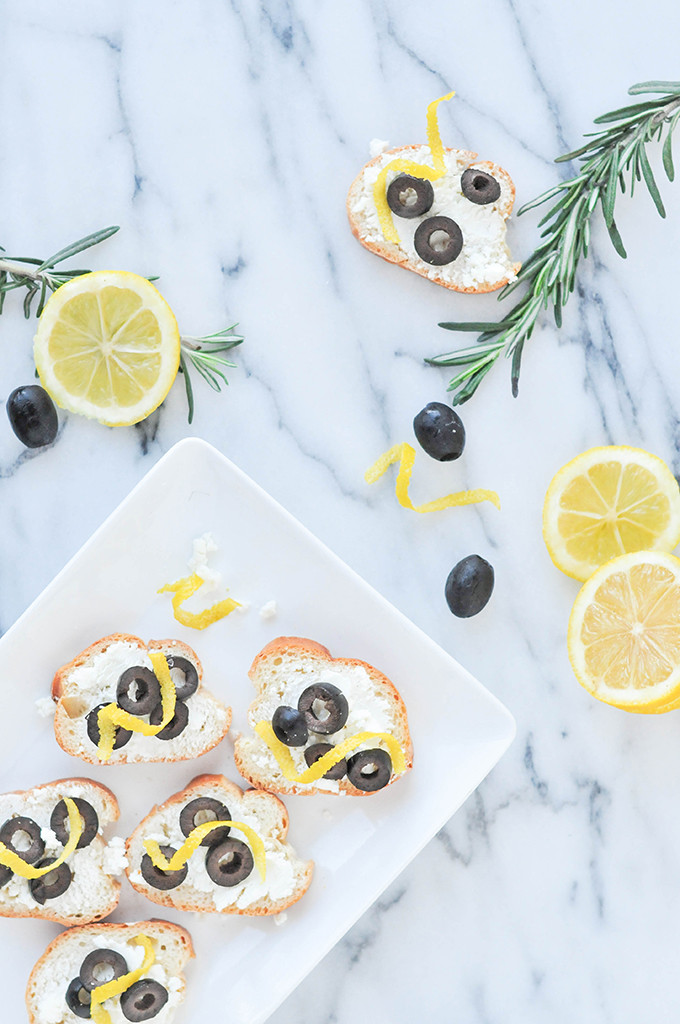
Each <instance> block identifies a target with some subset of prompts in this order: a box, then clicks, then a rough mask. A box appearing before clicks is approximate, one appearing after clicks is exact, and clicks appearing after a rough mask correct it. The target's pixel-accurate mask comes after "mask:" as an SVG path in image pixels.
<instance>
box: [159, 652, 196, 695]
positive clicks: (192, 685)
mask: <svg viewBox="0 0 680 1024" xmlns="http://www.w3.org/2000/svg"><path fill="white" fill-rule="evenodd" d="M166 661H167V663H168V668H169V669H170V672H171V674H172V670H173V669H177V670H178V671H179V672H181V673H182V675H183V676H184V678H183V679H182V680H181V681H180V682H175V677H174V676H173V680H172V681H173V683H175V694H176V695H177V700H189V697H192V696H193V695H194V694H195V693H196V690H197V689H198V672H197V671H196V666H195V665H192V664H191V662H190V661H189V659H188V658H180V657H178V656H177V655H176V654H170V655H168V656H167V657H166Z"/></svg>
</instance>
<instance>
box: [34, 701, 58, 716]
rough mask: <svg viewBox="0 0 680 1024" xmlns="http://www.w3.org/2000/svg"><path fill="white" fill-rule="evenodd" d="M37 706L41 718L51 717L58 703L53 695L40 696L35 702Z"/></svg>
mask: <svg viewBox="0 0 680 1024" xmlns="http://www.w3.org/2000/svg"><path fill="white" fill-rule="evenodd" d="M35 707H36V711H37V712H38V714H39V715H40V717H41V718H51V717H52V715H53V714H54V710H55V707H56V704H55V703H54V701H53V700H52V698H51V697H38V699H37V701H36V702H35Z"/></svg>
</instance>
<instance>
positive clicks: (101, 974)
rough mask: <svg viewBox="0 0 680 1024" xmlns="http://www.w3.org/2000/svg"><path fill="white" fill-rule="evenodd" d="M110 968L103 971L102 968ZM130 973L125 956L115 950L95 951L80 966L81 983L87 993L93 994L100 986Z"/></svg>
mask: <svg viewBox="0 0 680 1024" xmlns="http://www.w3.org/2000/svg"><path fill="white" fill-rule="evenodd" d="M107 967H108V968H110V970H108V971H102V968H107ZM127 973H128V965H127V961H126V959H125V957H124V956H121V954H120V953H116V951H115V949H93V950H92V952H91V953H88V954H87V956H86V957H85V959H84V960H83V962H82V964H81V965H80V981H81V984H82V986H83V988H84V989H85V990H86V991H87V992H92V991H94V989H96V988H97V986H98V985H104V984H106V983H107V982H109V981H115V980H116V978H122V977H123V975H124V974H127Z"/></svg>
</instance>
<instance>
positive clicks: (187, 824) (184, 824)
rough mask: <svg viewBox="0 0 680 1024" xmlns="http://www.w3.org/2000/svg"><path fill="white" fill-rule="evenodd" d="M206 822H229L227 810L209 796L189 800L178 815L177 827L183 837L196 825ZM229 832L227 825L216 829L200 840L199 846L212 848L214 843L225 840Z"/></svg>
mask: <svg viewBox="0 0 680 1024" xmlns="http://www.w3.org/2000/svg"><path fill="white" fill-rule="evenodd" d="M207 821H231V814H230V813H229V808H228V807H226V806H225V804H223V803H220V801H219V800H214V799H213V798H212V797H210V796H198V797H196V799H195V800H190V801H189V803H188V804H185V805H184V807H183V808H182V810H181V811H180V814H179V827H180V828H181V830H182V834H183V835H185V836H188V835H190V834H191V832H193V830H194V829H195V828H196V826H197V825H205V823H206V822H207ZM229 832H230V828H229V825H225V826H224V827H223V828H216V829H215V830H214V831H213V832H209V833H208V835H207V836H206V837H205V839H203V840H202V842H201V846H214V845H215V843H221V842H222V840H223V839H226V838H227V836H228V835H229Z"/></svg>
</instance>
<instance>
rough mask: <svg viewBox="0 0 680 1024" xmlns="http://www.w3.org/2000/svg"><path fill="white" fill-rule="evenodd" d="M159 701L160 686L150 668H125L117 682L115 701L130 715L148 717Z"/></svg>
mask: <svg viewBox="0 0 680 1024" xmlns="http://www.w3.org/2000/svg"><path fill="white" fill-rule="evenodd" d="M160 699H161V684H160V683H159V682H158V680H157V679H156V677H155V675H154V674H153V672H152V671H151V669H150V668H144V666H143V665H135V666H134V667H133V668H126V669H125V671H124V672H123V674H122V676H121V677H120V679H119V680H118V686H117V687H116V700H117V702H118V706H119V707H121V708H122V709H123V711H129V713H130V714H131V715H148V714H149V712H150V711H153V709H154V708H155V707H156V705H157V704H158V702H159V700H160Z"/></svg>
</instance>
